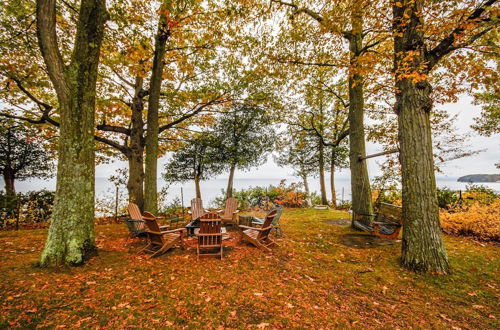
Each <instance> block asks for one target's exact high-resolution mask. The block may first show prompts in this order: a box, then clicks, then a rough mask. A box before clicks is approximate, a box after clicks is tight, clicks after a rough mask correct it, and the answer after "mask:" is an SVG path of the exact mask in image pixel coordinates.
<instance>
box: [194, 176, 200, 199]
mask: <svg viewBox="0 0 500 330" xmlns="http://www.w3.org/2000/svg"><path fill="white" fill-rule="evenodd" d="M194 186H195V190H196V198H201V189H200V177H199V176H195V177H194Z"/></svg>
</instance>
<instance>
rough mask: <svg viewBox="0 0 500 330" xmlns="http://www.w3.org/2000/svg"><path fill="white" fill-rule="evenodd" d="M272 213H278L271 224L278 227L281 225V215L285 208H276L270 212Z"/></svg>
mask: <svg viewBox="0 0 500 330" xmlns="http://www.w3.org/2000/svg"><path fill="white" fill-rule="evenodd" d="M272 211H276V215H275V216H274V218H273V222H272V223H271V224H272V225H273V226H277V225H279V224H280V218H281V214H282V213H283V208H282V207H276V208H274V209H273V210H271V211H270V212H272Z"/></svg>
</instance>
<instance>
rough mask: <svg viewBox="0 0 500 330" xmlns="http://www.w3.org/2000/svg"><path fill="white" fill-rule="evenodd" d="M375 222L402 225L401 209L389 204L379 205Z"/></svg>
mask: <svg viewBox="0 0 500 330" xmlns="http://www.w3.org/2000/svg"><path fill="white" fill-rule="evenodd" d="M377 221H380V222H386V223H389V224H394V225H401V224H403V208H402V207H401V206H398V205H394V204H389V203H380V206H379V209H378V214H377Z"/></svg>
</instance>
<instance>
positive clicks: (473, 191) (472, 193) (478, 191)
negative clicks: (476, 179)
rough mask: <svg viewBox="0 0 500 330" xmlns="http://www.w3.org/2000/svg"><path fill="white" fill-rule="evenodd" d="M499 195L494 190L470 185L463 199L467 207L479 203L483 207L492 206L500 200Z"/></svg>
mask: <svg viewBox="0 0 500 330" xmlns="http://www.w3.org/2000/svg"><path fill="white" fill-rule="evenodd" d="M499 197H500V196H499V195H497V194H496V193H495V191H494V190H493V189H490V188H488V187H485V186H482V185H474V184H468V185H467V187H466V190H465V192H464V193H463V194H462V198H463V200H464V203H465V204H466V205H472V204H475V203H479V204H481V205H490V204H492V203H494V202H495V201H496V200H498V199H499Z"/></svg>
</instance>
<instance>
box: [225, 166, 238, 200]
mask: <svg viewBox="0 0 500 330" xmlns="http://www.w3.org/2000/svg"><path fill="white" fill-rule="evenodd" d="M235 170H236V165H231V168H230V169H229V179H228V180H227V189H226V199H227V198H229V197H233V182H234V171H235Z"/></svg>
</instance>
